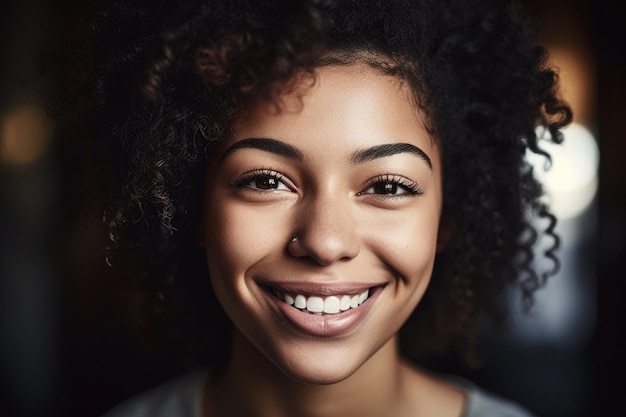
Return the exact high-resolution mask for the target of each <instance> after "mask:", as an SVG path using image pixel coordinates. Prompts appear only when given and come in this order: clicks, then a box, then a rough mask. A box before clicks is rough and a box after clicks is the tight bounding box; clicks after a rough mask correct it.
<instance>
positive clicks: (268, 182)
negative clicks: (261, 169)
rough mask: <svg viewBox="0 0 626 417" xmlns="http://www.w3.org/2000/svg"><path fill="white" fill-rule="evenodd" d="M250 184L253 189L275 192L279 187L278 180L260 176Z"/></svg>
mask: <svg viewBox="0 0 626 417" xmlns="http://www.w3.org/2000/svg"><path fill="white" fill-rule="evenodd" d="M251 182H253V183H254V187H255V188H258V189H260V190H275V189H277V188H278V187H279V185H280V181H278V178H276V177H270V176H260V177H257V178H256V179H255V180H254V181H251Z"/></svg>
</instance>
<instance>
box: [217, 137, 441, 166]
mask: <svg viewBox="0 0 626 417" xmlns="http://www.w3.org/2000/svg"><path fill="white" fill-rule="evenodd" d="M240 149H259V150H262V151H265V152H271V153H273V154H276V155H280V156H284V157H286V158H289V159H295V160H297V161H302V160H304V157H303V155H302V152H300V151H299V150H298V149H297V148H295V147H293V146H291V145H289V144H287V143H285V142H281V141H279V140H276V139H270V138H248V139H243V140H240V141H239V142H236V143H234V144H232V145H231V146H230V147H228V148H227V149H226V150H225V151H224V153H223V154H222V156H221V157H220V163H221V162H222V161H223V160H224V159H225V158H226V157H227V156H229V155H231V154H233V153H235V152H237V151H238V150H240ZM401 153H412V154H414V155H417V156H419V157H420V158H421V159H423V160H424V161H425V162H426V163H427V164H428V167H429V168H431V169H432V167H433V165H432V161H431V160H430V158H429V157H428V155H426V153H425V152H424V151H422V150H421V149H420V148H418V147H417V146H415V145H411V144H410V143H386V144H383V145H378V146H372V147H371V148H365V149H360V150H358V151H356V152H354V153H353V154H352V156H351V158H350V161H351V162H352V163H353V164H362V163H364V162H368V161H373V160H375V159H379V158H386V157H388V156H393V155H397V154H401Z"/></svg>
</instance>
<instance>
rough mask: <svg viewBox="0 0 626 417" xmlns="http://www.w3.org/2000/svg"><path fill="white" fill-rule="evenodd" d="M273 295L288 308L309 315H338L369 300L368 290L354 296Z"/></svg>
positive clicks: (279, 293)
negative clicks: (290, 307)
mask: <svg viewBox="0 0 626 417" xmlns="http://www.w3.org/2000/svg"><path fill="white" fill-rule="evenodd" d="M273 293H274V295H275V296H276V297H277V298H278V299H279V300H282V301H284V302H285V303H287V304H289V305H290V306H292V307H294V308H296V309H298V310H300V311H303V312H308V313H311V314H318V315H325V314H338V313H342V312H344V311H348V310H350V309H353V308H357V307H358V306H360V305H361V304H363V303H364V302H365V300H367V299H368V298H369V294H370V290H369V288H368V289H366V290H365V291H363V292H362V293H360V294H356V295H348V294H344V295H331V296H327V297H319V296H306V295H303V294H293V293H287V292H282V291H280V290H277V289H274V290H273Z"/></svg>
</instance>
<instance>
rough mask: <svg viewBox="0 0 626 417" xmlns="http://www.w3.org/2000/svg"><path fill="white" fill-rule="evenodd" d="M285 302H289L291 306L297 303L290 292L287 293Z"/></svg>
mask: <svg viewBox="0 0 626 417" xmlns="http://www.w3.org/2000/svg"><path fill="white" fill-rule="evenodd" d="M285 302H286V303H287V304H289V305H290V306H292V305H293V303H295V302H296V301H295V300H294V299H293V297H292V296H290V295H289V294H285Z"/></svg>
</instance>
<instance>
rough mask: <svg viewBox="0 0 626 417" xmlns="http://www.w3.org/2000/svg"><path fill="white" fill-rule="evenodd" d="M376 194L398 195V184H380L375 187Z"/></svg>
mask: <svg viewBox="0 0 626 417" xmlns="http://www.w3.org/2000/svg"><path fill="white" fill-rule="evenodd" d="M373 188H374V192H375V193H376V194H397V193H398V184H397V183H395V182H389V181H387V182H379V183H376V184H374V186H373Z"/></svg>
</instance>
